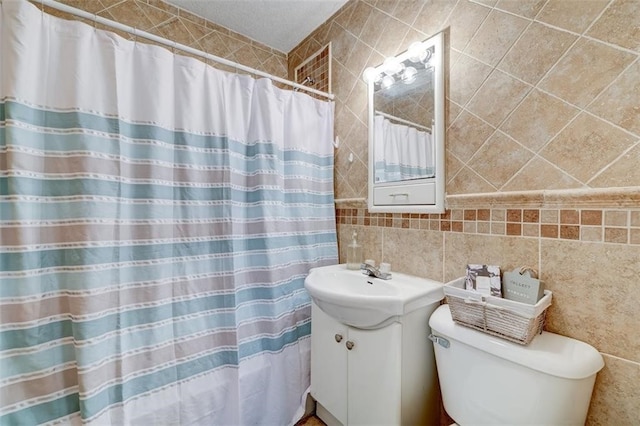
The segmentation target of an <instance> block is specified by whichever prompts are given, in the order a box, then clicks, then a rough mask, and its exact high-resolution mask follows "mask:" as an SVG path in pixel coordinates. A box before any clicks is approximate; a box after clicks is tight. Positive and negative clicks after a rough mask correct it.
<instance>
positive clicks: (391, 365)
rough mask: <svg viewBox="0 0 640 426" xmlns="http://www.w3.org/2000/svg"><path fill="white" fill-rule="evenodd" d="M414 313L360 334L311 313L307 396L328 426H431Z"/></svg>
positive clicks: (423, 339) (429, 359)
mask: <svg viewBox="0 0 640 426" xmlns="http://www.w3.org/2000/svg"><path fill="white" fill-rule="evenodd" d="M436 307H437V304H435V305H430V306H427V307H425V308H422V309H420V310H416V311H414V312H412V313H410V314H407V315H405V316H403V317H402V318H401V322H393V323H391V324H389V325H387V326H385V327H383V328H379V329H375V330H362V329H358V328H354V327H350V326H347V325H344V324H342V323H340V322H339V321H337V320H335V319H334V318H332V317H331V316H329V315H328V314H326V313H325V312H324V311H322V310H321V309H320V308H319V307H318V306H317V305H316V304H315V303H312V309H311V312H312V313H311V396H312V397H313V398H314V399H315V400H316V402H317V409H316V413H317V415H318V417H320V418H321V419H322V420H323V421H324V422H325V423H327V424H328V425H329V426H331V425H334V424H336V425H340V424H342V425H373V424H379V425H380V424H384V425H401V424H434V422H437V421H438V416H439V409H438V407H439V405H438V394H439V392H438V387H437V386H438V385H437V377H436V371H435V360H434V357H433V348H432V344H431V342H430V341H429V340H428V339H427V336H428V334H429V332H428V328H429V327H428V319H429V316H430V314H431V312H433V310H434V309H435V308H436Z"/></svg>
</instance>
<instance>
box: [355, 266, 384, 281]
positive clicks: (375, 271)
mask: <svg viewBox="0 0 640 426" xmlns="http://www.w3.org/2000/svg"><path fill="white" fill-rule="evenodd" d="M360 271H361V272H362V273H363V274H365V275H369V276H370V277H376V278H380V279H381V280H390V279H391V273H390V272H382V271H381V270H380V269H379V268H376V267H375V266H373V265H370V264H368V263H366V262H365V263H362V264H361V265H360Z"/></svg>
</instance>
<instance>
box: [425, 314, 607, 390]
mask: <svg viewBox="0 0 640 426" xmlns="http://www.w3.org/2000/svg"><path fill="white" fill-rule="evenodd" d="M429 326H430V327H431V329H432V332H433V333H434V334H436V335H440V336H442V337H446V338H447V339H449V340H455V341H458V342H460V343H464V344H466V345H469V346H472V347H475V348H477V349H479V350H481V351H484V352H487V353H489V354H491V355H494V356H497V357H499V358H503V359H505V360H508V361H511V362H514V363H516V364H520V365H523V366H525V367H528V368H531V369H534V370H537V371H540V372H543V373H546V374H549V375H552V376H557V377H562V378H566V379H583V378H585V377H589V376H591V375H593V374H596V373H597V372H598V371H600V370H601V369H602V367H604V361H603V359H602V355H600V353H599V352H598V351H597V350H596V349H595V348H594V347H593V346H591V345H589V344H587V343H585V342H581V341H580V340H576V339H572V338H570V337H566V336H561V335H559V334H554V333H550V332H546V331H544V332H542V334H540V335H538V336H536V337H535V338H534V339H533V341H532V342H531V343H529V344H528V345H527V346H524V345H519V344H517V343H512V342H509V341H507V340H504V339H500V338H499V337H494V336H491V335H489V334H485V333H482V332H480V331H476V330H473V329H471V328H468V327H465V326H462V325H459V324H456V323H455V322H454V321H453V319H452V318H451V311H450V310H449V305H442V306H440V307H439V308H438V309H436V311H435V312H434V313H433V314H432V315H431V318H430V319H429ZM445 350H447V349H445ZM448 350H453V347H451V348H450V349H448Z"/></svg>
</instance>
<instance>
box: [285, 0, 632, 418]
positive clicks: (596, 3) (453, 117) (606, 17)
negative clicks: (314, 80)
mask: <svg viewBox="0 0 640 426" xmlns="http://www.w3.org/2000/svg"><path fill="white" fill-rule="evenodd" d="M638 28H640V1H638V0H423V1H418V0H366V1H355V0H352V1H350V2H349V3H347V5H346V6H345V7H344V8H342V9H341V10H340V11H339V12H338V13H336V15H334V16H333V18H332V19H330V20H329V21H327V22H325V23H324V24H323V25H322V26H321V27H320V28H318V30H317V31H316V32H315V33H313V34H312V35H311V36H310V37H308V38H307V39H306V40H305V41H304V42H303V43H301V45H300V46H298V47H297V48H296V49H294V50H293V51H292V52H290V53H289V69H290V70H291V69H292V68H293V67H295V66H296V65H297V64H298V63H300V61H302V60H303V58H305V57H306V55H307V54H308V53H310V52H313V51H315V50H316V49H317V48H318V47H320V46H322V45H323V44H325V43H327V42H329V41H331V42H332V43H333V49H334V60H333V70H334V75H333V79H334V80H333V81H334V85H333V92H334V93H335V95H336V134H337V135H338V136H340V139H341V143H342V144H341V146H340V148H339V149H338V150H337V151H336V172H335V192H336V198H337V199H339V200H344V201H339V202H338V210H337V213H338V234H339V241H340V242H341V243H342V244H340V245H341V247H344V244H346V241H347V240H348V238H349V236H350V235H351V231H352V230H353V229H355V230H357V231H358V235H359V236H360V238H361V242H362V243H363V245H364V248H365V253H364V256H365V257H367V258H373V259H376V260H378V261H381V260H384V261H386V262H390V263H391V264H392V269H394V270H396V271H401V272H407V273H412V274H415V275H419V276H424V277H428V278H432V279H436V280H440V281H443V282H446V281H448V280H451V279H454V278H456V277H458V276H460V275H461V274H463V271H464V266H465V264H467V263H482V262H491V263H496V264H499V265H501V266H502V267H503V269H512V268H515V267H519V266H523V265H528V266H532V267H534V268H536V269H538V270H539V272H540V274H541V277H542V278H543V279H544V280H545V281H546V284H547V287H548V288H549V289H551V290H552V291H553V292H554V302H553V305H552V307H551V308H550V311H549V321H548V324H547V329H548V330H550V331H554V332H557V333H560V334H564V335H567V336H571V337H574V338H577V339H580V340H584V341H586V342H588V343H590V344H592V345H593V346H595V347H596V348H597V349H598V350H600V351H601V353H602V354H603V357H604V359H605V363H606V366H605V368H604V370H603V371H602V372H601V373H600V374H599V375H598V379H597V383H596V388H595V391H594V395H593V399H592V404H591V409H590V413H589V417H588V424H589V425H614V424H615V425H636V424H638V423H639V422H640V331H639V330H638V324H640V309H638V304H639V303H640V279H639V278H640V167H639V166H640V60H639V59H638V57H639V53H640V32H638V31H637V29H638ZM440 30H445V31H446V36H447V39H448V44H449V47H450V52H449V58H448V64H447V65H448V73H449V81H448V87H447V118H446V127H447V129H448V135H447V142H446V144H447V192H448V194H449V196H448V197H447V202H448V206H449V208H448V210H447V212H446V213H445V214H443V215H401V214H393V215H391V214H388V215H385V214H369V213H368V212H367V210H366V204H365V203H363V202H358V201H347V199H354V198H355V199H357V198H361V197H362V198H364V197H366V194H367V157H368V151H367V150H368V147H367V127H366V97H365V96H366V93H365V91H366V87H365V84H364V82H363V81H362V78H361V76H362V71H363V70H364V68H365V67H367V66H376V65H378V64H380V63H381V62H382V61H383V59H384V57H385V56H388V55H393V54H397V53H400V52H401V51H403V50H405V49H406V48H407V46H408V45H409V44H410V43H411V42H413V41H417V40H422V39H425V38H426V37H428V36H429V35H432V34H435V33H436V32H438V31H440ZM349 154H353V156H354V159H355V161H353V162H352V163H350V162H349V161H348V157H349ZM614 187H618V189H615V190H614V189H612V188H614ZM549 191H551V192H549ZM342 258H344V257H342Z"/></svg>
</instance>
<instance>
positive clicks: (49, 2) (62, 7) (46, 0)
mask: <svg viewBox="0 0 640 426" xmlns="http://www.w3.org/2000/svg"><path fill="white" fill-rule="evenodd" d="M33 2H34V3H35V4H37V3H40V4H42V5H43V6H48V7H51V8H53V9H56V10H59V11H61V12H67V13H70V14H72V15H75V16H78V17H81V18H85V19H88V20H91V21H93V22H97V23H99V24H102V25H105V26H107V27H110V28H115V29H118V30H120V31H124V32H126V33H129V34H132V35H134V36H135V37H143V38H146V39H148V40H152V41H155V42H157V43H160V44H163V45H165V46H168V47H171V48H173V49H180V50H182V51H184V52H188V53H191V54H192V55H196V56H200V57H202V58H206V59H209V60H211V61H214V62H218V63H220V64H223V65H227V66H230V67H233V68H235V69H238V70H241V71H245V72H247V73H249V74H253V75H256V76H260V77H265V78H268V79H270V80H273V81H276V82H278V83H282V84H286V85H288V86H292V87H294V88H296V89H300V90H305V91H307V92H311V93H313V94H316V95H319V96H323V97H325V98H328V99H331V100H333V98H334V95H333V94H331V93H327V92H322V91H320V90H317V89H314V88H311V87H308V86H305V85H303V84H299V83H296V82H294V81H291V80H286V79H284V78H281V77H278V76H275V75H273V74H269V73H266V72H264V71H260V70H257V69H255V68H251V67H248V66H245V65H242V64H239V63H237V62H234V61H230V60H228V59H224V58H221V57H219V56H215V55H212V54H210V53H206V52H203V51H201V50H198V49H194V48H192V47H189V46H186V45H184V44H181V43H177V42H175V41H171V40H168V39H166V38H162V37H158V36H156V35H154V34H151V33H148V32H146V31H142V30H138V29H137V28H135V27H131V26H129V25H124V24H121V23H119V22H115V21H112V20H110V19H106V18H103V17H102V16H98V15H96V14H93V13H89V12H86V11H84V10H81V9H77V8H75V7H71V6H67V5H66V4H62V3H59V2H57V1H55V0H35V1H33Z"/></svg>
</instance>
